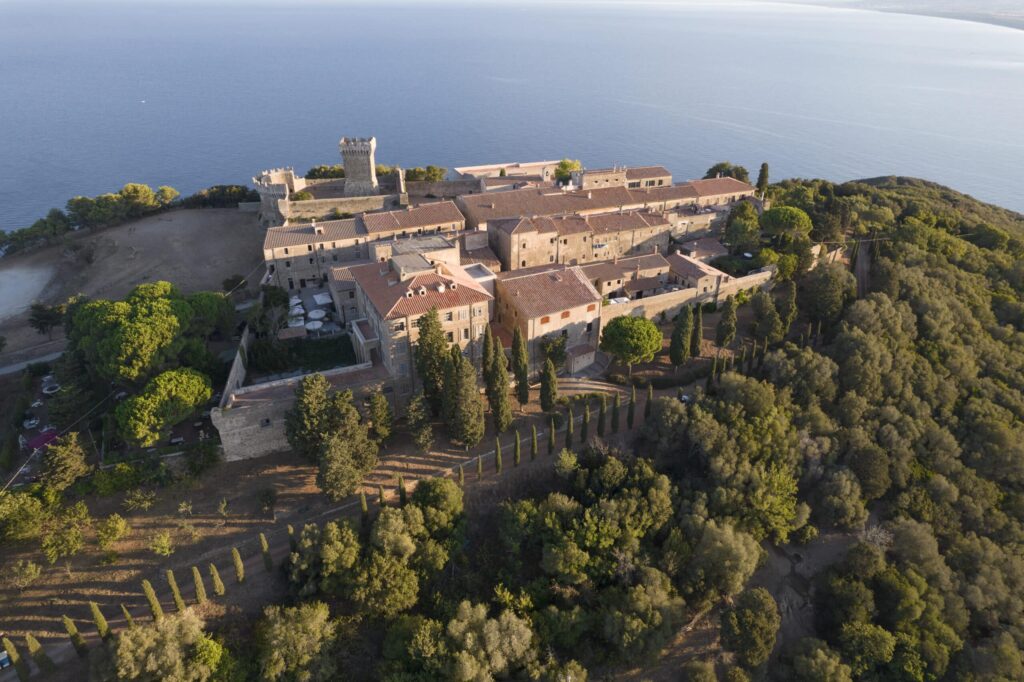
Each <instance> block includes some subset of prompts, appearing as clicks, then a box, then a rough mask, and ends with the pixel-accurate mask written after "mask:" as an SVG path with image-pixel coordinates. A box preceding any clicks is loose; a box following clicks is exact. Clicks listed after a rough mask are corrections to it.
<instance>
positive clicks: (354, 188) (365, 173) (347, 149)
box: [338, 137, 380, 197]
mask: <svg viewBox="0 0 1024 682" xmlns="http://www.w3.org/2000/svg"><path fill="white" fill-rule="evenodd" d="M338 148H339V149H340V151H341V160H342V163H343V164H344V166H345V196H349V197H365V196H368V195H371V194H377V192H378V191H379V189H380V187H379V185H378V183H377V162H376V161H375V159H374V155H375V153H376V151H377V138H375V137H343V138H341V141H339V142H338Z"/></svg>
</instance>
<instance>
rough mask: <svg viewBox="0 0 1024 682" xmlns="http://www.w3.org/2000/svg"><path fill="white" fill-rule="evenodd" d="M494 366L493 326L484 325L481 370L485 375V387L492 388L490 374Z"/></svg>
mask: <svg viewBox="0 0 1024 682" xmlns="http://www.w3.org/2000/svg"><path fill="white" fill-rule="evenodd" d="M492 364H494V334H493V333H492V332H491V325H489V324H487V325H484V347H483V352H482V355H481V357H480V368H481V369H482V370H483V373H484V385H485V386H490V385H491V384H490V379H489V378H488V376H487V375H488V374H490V372H491V365H492Z"/></svg>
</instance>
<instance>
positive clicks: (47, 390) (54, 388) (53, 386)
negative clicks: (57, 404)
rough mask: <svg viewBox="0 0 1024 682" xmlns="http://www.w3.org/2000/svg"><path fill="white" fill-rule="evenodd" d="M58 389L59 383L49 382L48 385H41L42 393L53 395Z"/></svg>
mask: <svg viewBox="0 0 1024 682" xmlns="http://www.w3.org/2000/svg"><path fill="white" fill-rule="evenodd" d="M59 390H60V384H50V385H49V386H43V395H55V394H56V393H57V391H59Z"/></svg>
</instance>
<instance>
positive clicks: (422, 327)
mask: <svg viewBox="0 0 1024 682" xmlns="http://www.w3.org/2000/svg"><path fill="white" fill-rule="evenodd" d="M447 353H448V341H447V340H446V339H445V337H444V331H443V330H442V329H441V316H440V315H438V314H437V308H431V309H430V311H429V312H427V313H426V314H424V315H421V316H420V318H419V340H418V341H417V342H416V347H415V349H414V352H413V355H414V358H415V361H416V372H417V373H418V375H419V380H420V384H421V385H422V386H423V395H424V396H426V399H427V404H428V405H430V409H431V410H432V411H433V413H434V414H440V412H441V397H442V391H443V389H444V362H445V356H446V354H447Z"/></svg>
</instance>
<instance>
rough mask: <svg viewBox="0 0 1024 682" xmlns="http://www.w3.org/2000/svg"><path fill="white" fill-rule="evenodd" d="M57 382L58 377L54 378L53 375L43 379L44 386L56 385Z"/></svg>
mask: <svg viewBox="0 0 1024 682" xmlns="http://www.w3.org/2000/svg"><path fill="white" fill-rule="evenodd" d="M56 381H57V377H55V376H53V375H52V374H47V375H46V376H44V377H43V385H44V386H45V385H46V384H52V383H55V382H56Z"/></svg>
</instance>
